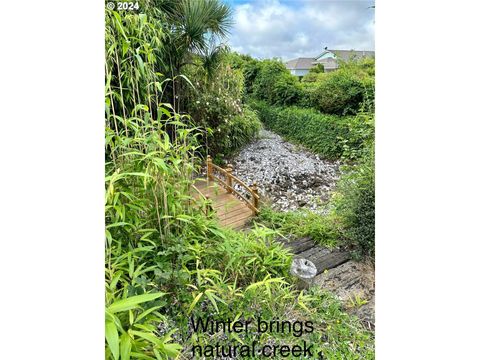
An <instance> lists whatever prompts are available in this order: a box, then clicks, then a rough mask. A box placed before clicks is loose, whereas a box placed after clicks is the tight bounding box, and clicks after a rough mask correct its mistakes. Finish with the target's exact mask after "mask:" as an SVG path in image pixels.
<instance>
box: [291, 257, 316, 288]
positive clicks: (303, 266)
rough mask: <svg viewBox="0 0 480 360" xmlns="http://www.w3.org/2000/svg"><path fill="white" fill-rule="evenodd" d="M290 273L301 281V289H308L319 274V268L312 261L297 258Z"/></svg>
mask: <svg viewBox="0 0 480 360" xmlns="http://www.w3.org/2000/svg"><path fill="white" fill-rule="evenodd" d="M290 273H291V274H292V275H293V276H295V277H297V278H298V279H299V280H300V282H299V288H300V289H308V288H309V287H310V286H311V285H312V283H313V278H314V277H315V275H316V274H317V268H316V267H315V265H314V264H313V263H312V262H311V261H310V260H307V259H302V258H295V259H293V261H292V265H291V266H290Z"/></svg>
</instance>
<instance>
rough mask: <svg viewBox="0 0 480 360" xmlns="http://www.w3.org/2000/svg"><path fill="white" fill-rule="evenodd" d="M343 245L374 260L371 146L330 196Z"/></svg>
mask: <svg viewBox="0 0 480 360" xmlns="http://www.w3.org/2000/svg"><path fill="white" fill-rule="evenodd" d="M333 203H334V204H335V211H336V213H337V214H338V215H339V219H340V221H341V222H342V228H343V229H344V230H343V232H344V237H345V239H346V243H347V244H349V245H351V246H353V247H354V248H355V249H356V252H357V253H358V254H359V255H364V256H372V257H374V256H375V166H374V149H373V144H372V146H370V148H369V151H368V152H366V154H365V156H364V158H363V159H362V160H361V161H360V162H359V164H358V165H353V166H350V167H348V168H347V172H346V174H345V175H344V176H342V178H341V180H340V182H339V184H338V193H336V194H335V195H334V196H333Z"/></svg>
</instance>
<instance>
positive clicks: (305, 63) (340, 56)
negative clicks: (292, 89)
mask: <svg viewBox="0 0 480 360" xmlns="http://www.w3.org/2000/svg"><path fill="white" fill-rule="evenodd" d="M366 57H372V58H374V57H375V51H355V50H329V49H327V48H325V49H324V51H323V52H322V53H321V54H320V55H318V56H317V57H314V58H304V57H302V58H297V59H293V60H289V61H287V62H286V63H285V66H286V67H287V69H288V70H290V73H291V74H292V75H296V76H305V75H306V74H308V72H309V71H310V69H311V68H312V67H314V66H315V65H317V64H322V65H323V68H324V70H325V72H329V71H334V70H336V69H338V66H339V62H338V60H343V61H350V60H358V59H363V58H366Z"/></svg>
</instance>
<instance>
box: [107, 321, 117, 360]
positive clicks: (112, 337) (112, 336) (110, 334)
mask: <svg viewBox="0 0 480 360" xmlns="http://www.w3.org/2000/svg"><path fill="white" fill-rule="evenodd" d="M105 338H106V339H107V343H108V347H109V348H110V351H111V352H112V356H113V358H114V359H115V360H117V359H118V357H119V353H120V350H119V341H118V332H117V327H116V326H115V324H114V323H113V321H110V320H107V321H106V322H105Z"/></svg>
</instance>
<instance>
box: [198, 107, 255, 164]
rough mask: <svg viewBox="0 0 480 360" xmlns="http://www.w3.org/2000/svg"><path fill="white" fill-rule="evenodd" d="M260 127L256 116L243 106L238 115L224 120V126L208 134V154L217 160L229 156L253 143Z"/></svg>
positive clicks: (221, 125)
mask: <svg viewBox="0 0 480 360" xmlns="http://www.w3.org/2000/svg"><path fill="white" fill-rule="evenodd" d="M261 127H262V123H261V122H260V120H259V119H258V116H257V114H256V113H255V112H254V111H253V110H252V109H251V108H250V107H249V106H248V105H244V106H243V110H242V112H241V113H240V114H238V115H235V116H233V117H229V118H227V119H225V123H224V124H220V125H219V126H218V127H217V128H216V129H215V130H214V131H213V132H211V133H209V135H208V141H207V143H208V144H209V150H210V153H212V154H215V155H216V156H217V157H219V158H226V157H229V156H231V155H232V154H234V153H235V152H236V151H237V150H239V149H241V148H242V147H243V146H245V145H247V144H249V143H250V142H251V141H253V140H254V139H255V138H256V137H257V136H258V132H259V131H260V129H261Z"/></svg>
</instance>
